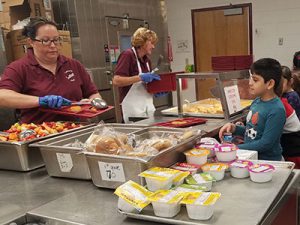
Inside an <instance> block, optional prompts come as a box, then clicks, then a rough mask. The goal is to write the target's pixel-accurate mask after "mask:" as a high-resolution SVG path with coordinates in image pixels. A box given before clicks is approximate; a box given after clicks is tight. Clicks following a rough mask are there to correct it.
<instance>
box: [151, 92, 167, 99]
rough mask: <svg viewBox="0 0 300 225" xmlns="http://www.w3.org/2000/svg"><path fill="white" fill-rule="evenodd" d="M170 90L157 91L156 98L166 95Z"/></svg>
mask: <svg viewBox="0 0 300 225" xmlns="http://www.w3.org/2000/svg"><path fill="white" fill-rule="evenodd" d="M168 93H169V92H157V93H155V94H154V97H155V98H159V97H163V96H166V95H167V94H168Z"/></svg>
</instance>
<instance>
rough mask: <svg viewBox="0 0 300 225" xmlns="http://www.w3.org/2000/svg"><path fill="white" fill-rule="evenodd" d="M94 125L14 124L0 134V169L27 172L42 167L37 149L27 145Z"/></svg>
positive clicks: (42, 162) (42, 163)
mask: <svg viewBox="0 0 300 225" xmlns="http://www.w3.org/2000/svg"><path fill="white" fill-rule="evenodd" d="M94 125H95V124H87V123H74V122H44V123H42V124H34V123H30V124H26V123H23V124H20V123H15V124H14V125H12V126H11V127H10V128H9V129H8V130H5V131H2V132H0V169H8V170H16V171H29V170H33V169H35V168H38V167H41V166H43V165H44V161H43V159H42V156H41V153H40V151H39V149H38V148H31V147H29V144H31V143H33V142H36V141H40V140H43V139H46V138H50V137H54V136H57V135H60V134H63V133H68V132H73V131H76V130H79V129H84V128H86V127H90V126H94Z"/></svg>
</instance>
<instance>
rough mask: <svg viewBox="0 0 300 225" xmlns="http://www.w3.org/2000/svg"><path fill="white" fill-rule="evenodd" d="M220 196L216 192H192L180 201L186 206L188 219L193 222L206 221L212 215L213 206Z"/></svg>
mask: <svg viewBox="0 0 300 225" xmlns="http://www.w3.org/2000/svg"><path fill="white" fill-rule="evenodd" d="M220 196H221V194H220V193H217V192H202V193H201V192H194V193H190V194H188V195H186V196H185V197H184V199H183V200H182V201H181V203H182V204H186V209H187V213H188V217H189V218H190V219H194V220H208V219H209V218H211V217H212V215H213V213H214V205H215V203H216V201H217V200H218V199H219V198H220Z"/></svg>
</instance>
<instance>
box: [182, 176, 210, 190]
mask: <svg viewBox="0 0 300 225" xmlns="http://www.w3.org/2000/svg"><path fill="white" fill-rule="evenodd" d="M185 180H186V183H187V184H190V185H199V186H202V187H205V188H206V191H210V190H211V188H212V183H213V181H216V179H215V178H214V177H213V176H212V175H210V174H209V173H196V174H193V175H190V176H188V177H187V178H186V179H185Z"/></svg>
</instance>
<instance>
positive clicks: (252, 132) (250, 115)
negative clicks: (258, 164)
mask: <svg viewBox="0 0 300 225" xmlns="http://www.w3.org/2000/svg"><path fill="white" fill-rule="evenodd" d="M246 121H247V123H250V121H251V123H252V125H254V126H255V125H256V124H257V121H258V113H257V112H256V113H255V114H253V112H252V111H249V113H248V115H247V118H246ZM256 135H257V131H256V130H255V129H254V127H252V128H249V129H247V130H246V136H247V137H249V138H251V139H252V140H254V139H255V138H256Z"/></svg>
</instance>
